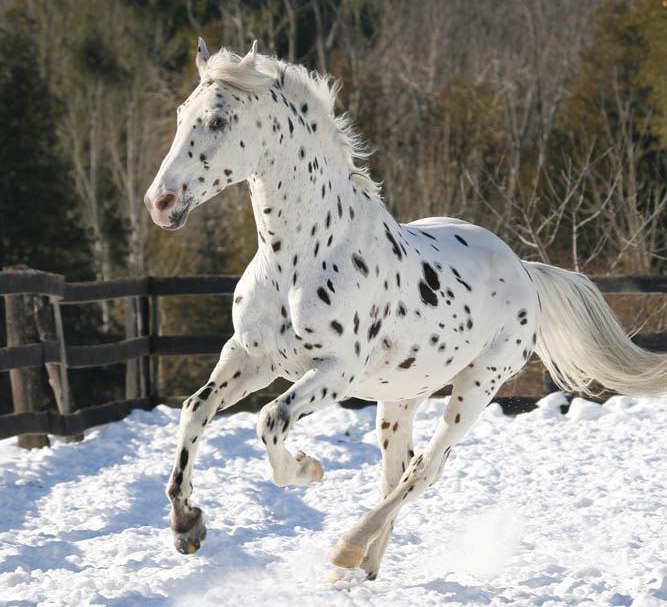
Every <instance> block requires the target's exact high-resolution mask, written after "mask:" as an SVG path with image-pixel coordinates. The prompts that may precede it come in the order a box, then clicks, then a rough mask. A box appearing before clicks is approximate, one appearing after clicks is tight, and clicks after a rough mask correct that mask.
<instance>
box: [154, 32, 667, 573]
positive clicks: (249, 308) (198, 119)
mask: <svg viewBox="0 0 667 607" xmlns="http://www.w3.org/2000/svg"><path fill="white" fill-rule="evenodd" d="M196 61H197V67H198V68H199V74H200V77H201V81H200V83H199V85H198V86H197V87H196V89H195V90H194V91H193V92H192V94H191V95H190V97H189V98H188V99H187V101H185V102H184V103H183V104H182V105H181V106H180V107H179V108H178V128H177V131H176V136H175V139H174V142H173V144H172V146H171V149H170V150H169V153H168V154H167V156H166V158H165V159H164V161H163V163H162V166H161V167H160V170H159V172H158V174H157V176H156V177H155V180H154V182H153V184H152V185H151V186H150V189H149V190H148V193H147V194H146V198H145V202H146V205H147V207H148V209H149V211H150V213H151V215H152V217H153V220H154V221H155V223H157V224H158V225H160V226H162V227H163V228H167V229H176V228H179V227H180V226H182V225H183V224H184V223H185V220H186V218H187V215H188V213H189V212H190V211H191V210H192V209H193V208H194V207H196V206H197V205H199V204H201V203H203V202H204V201H206V200H207V199H209V198H211V197H212V196H214V195H216V194H218V193H219V192H221V191H222V190H223V189H224V188H225V187H227V186H228V185H231V184H235V183H239V182H241V181H247V182H248V184H249V186H250V193H251V199H252V208H253V212H254V217H255V222H256V224H257V235H258V250H257V253H256V254H255V257H254V258H253V260H252V261H251V262H250V264H249V266H248V267H247V268H246V271H245V272H244V274H243V277H242V278H241V280H240V281H239V283H238V286H237V288H236V291H235V293H234V306H233V320H234V329H235V333H234V336H233V337H232V338H231V339H230V340H229V341H228V342H227V343H226V344H225V346H224V348H223V350H222V353H221V356H220V361H219V362H218V364H217V365H216V367H215V369H214V370H213V373H212V374H211V377H210V380H209V382H208V383H207V384H206V385H205V386H203V387H202V388H201V389H200V390H198V391H197V392H196V393H195V394H194V395H193V396H192V397H190V398H188V399H187V400H186V401H185V403H184V405H183V411H182V414H181V424H180V430H179V440H178V448H177V453H176V461H175V464H174V469H173V473H172V475H171V479H170V481H169V485H168V489H167V495H168V497H169V499H170V500H171V503H172V513H171V525H172V530H173V533H174V537H175V544H176V547H177V549H178V550H179V551H181V552H183V553H192V552H195V551H196V550H197V549H199V547H200V543H201V541H202V540H203V539H204V536H205V527H204V524H203V522H202V516H201V510H200V509H199V508H196V507H194V506H192V505H191V504H190V495H191V493H192V482H191V478H192V466H193V463H194V459H195V454H196V451H197V446H198V440H199V438H200V436H201V434H202V432H203V430H204V426H206V424H207V422H208V421H210V419H211V417H212V416H213V415H214V414H215V412H216V410H218V409H221V408H222V409H224V408H226V407H229V406H230V405H232V404H234V403H235V402H236V401H238V400H239V399H240V398H242V397H243V396H245V395H246V394H248V393H250V392H252V391H255V390H258V389H260V388H262V387H264V386H266V385H267V384H269V383H270V382H271V381H272V380H273V379H274V378H276V377H285V378H287V379H289V380H291V381H293V382H294V383H293V385H292V386H291V387H290V388H289V389H288V390H287V391H286V392H285V393H284V394H282V395H281V396H280V397H278V398H277V399H275V400H274V401H273V402H271V403H269V404H268V405H266V406H265V407H264V408H263V409H262V411H261V413H260V415H259V419H258V423H257V435H258V437H259V439H260V440H261V441H262V442H263V443H264V444H265V445H266V450H267V452H268V457H269V461H270V464H271V467H272V470H273V480H274V482H275V483H276V484H278V485H280V486H284V485H288V484H297V485H303V484H306V483H309V482H311V481H316V480H319V479H321V478H322V475H323V470H322V466H321V465H320V464H319V462H318V461H317V460H315V459H313V458H312V457H308V456H306V455H305V454H304V453H301V452H299V453H297V454H292V453H291V452H290V451H289V450H288V449H287V448H286V447H285V440H286V438H287V435H288V433H289V431H290V428H291V427H292V425H293V424H294V423H295V422H296V421H297V420H298V419H299V418H301V417H303V416H304V415H308V414H310V413H314V412H316V411H317V410H318V409H322V408H323V407H325V406H327V405H331V404H333V403H336V402H337V401H340V400H342V399H345V398H348V397H352V396H355V397H359V398H363V399H369V400H377V401H379V402H378V407H377V435H378V441H379V445H380V449H381V453H382V463H383V469H382V494H383V499H382V501H381V502H380V503H379V505H378V506H377V507H375V508H373V509H372V510H370V512H368V513H367V514H366V515H365V516H363V517H362V518H361V520H360V521H359V522H358V523H357V524H356V525H355V526H354V527H353V528H352V529H351V530H350V531H349V532H348V533H347V534H345V535H344V536H343V538H342V539H341V540H340V541H339V543H338V544H337V546H336V547H335V548H334V550H333V553H332V562H333V563H334V564H336V565H338V566H341V567H348V568H349V567H357V566H361V567H362V568H363V569H364V570H365V571H366V573H367V575H368V577H369V578H374V577H375V576H376V575H377V572H378V569H379V566H380V561H381V559H382V556H383V553H384V551H385V548H386V546H387V542H388V540H389V537H390V534H391V530H392V527H393V523H394V520H395V519H396V516H397V515H398V513H399V510H400V508H401V507H402V506H404V505H405V504H408V503H410V502H412V501H414V500H416V499H417V498H418V497H419V496H420V495H421V494H422V493H423V492H424V490H425V489H426V488H427V487H428V486H429V485H431V484H432V483H434V482H435V481H436V480H437V479H438V478H439V477H440V475H441V473H442V470H443V466H444V464H445V461H446V460H447V457H448V455H449V453H450V452H451V449H452V447H453V446H454V445H455V444H456V442H457V441H458V440H460V439H461V437H462V436H463V435H464V434H465V433H466V432H467V430H468V429H469V428H470V426H471V425H472V423H473V422H474V421H475V419H476V418H477V416H478V415H479V413H480V412H481V411H482V409H483V408H484V407H485V406H486V405H487V403H489V401H490V400H491V399H492V398H493V396H494V395H495V394H496V391H497V390H498V388H500V386H501V385H502V384H503V382H504V381H506V380H507V379H508V378H509V377H511V376H512V375H513V374H515V373H516V372H517V371H518V370H519V369H521V367H523V365H524V364H525V363H526V361H527V360H528V358H529V356H530V355H531V353H532V352H533V350H536V351H537V353H538V354H539V356H540V357H541V358H542V360H543V361H544V362H545V364H546V365H547V367H548V369H549V370H550V371H551V373H552V375H553V377H554V378H555V379H556V380H557V381H558V382H559V383H560V384H561V385H562V386H564V387H566V388H569V389H581V390H587V387H588V385H589V383H590V381H591V379H592V378H595V379H596V380H598V381H600V382H601V383H602V384H604V385H606V386H607V387H610V388H612V389H615V390H617V391H620V392H622V393H629V394H637V393H646V394H652V393H659V392H661V391H665V390H667V361H666V360H665V358H661V357H658V355H655V354H651V353H648V352H646V351H643V350H640V349H639V348H637V347H635V346H634V345H633V344H632V342H630V340H629V339H627V337H626V336H625V334H624V333H623V332H622V330H621V329H620V327H619V326H618V324H617V323H616V322H615V321H614V319H613V316H612V315H611V313H610V311H609V310H608V308H607V307H606V305H605V303H604V300H603V299H602V297H601V295H600V294H599V292H598V291H597V289H596V288H595V287H594V286H593V285H592V283H591V282H590V281H588V280H587V279H586V278H585V277H583V276H581V275H580V274H575V273H572V272H567V271H565V270H560V269H558V268H554V267H551V266H547V265H542V264H537V263H528V262H522V261H521V260H520V259H519V258H518V257H517V256H516V255H515V254H514V253H513V252H512V250H511V249H510V248H509V247H508V246H507V245H506V244H505V243H504V242H502V241H501V240H500V239H499V238H497V237H496V236H495V235H494V234H492V233H490V232H488V231H487V230H485V229H483V228H481V227H478V226H474V225H471V224H469V223H466V222H464V221H459V220H457V219H449V218H445V217H438V218H430V219H422V220H419V221H415V222H413V223H410V224H407V225H404V224H400V223H397V222H396V220H395V219H394V218H393V217H392V215H391V214H390V213H389V212H388V211H387V209H386V208H385V207H384V205H383V204H382V202H381V199H380V194H379V188H378V186H377V184H375V183H374V182H373V181H372V180H371V179H370V177H369V175H368V172H367V170H366V169H365V168H362V167H358V166H355V163H354V161H355V159H356V158H359V157H362V156H363V153H362V151H361V148H360V145H359V142H358V140H357V138H356V136H355V135H354V134H353V133H352V131H351V129H350V126H349V124H348V122H347V120H346V119H345V118H344V117H338V118H336V117H335V116H334V100H335V93H336V87H330V86H329V84H328V81H327V80H326V79H325V78H323V77H320V76H318V75H315V74H309V73H308V72H307V71H306V70H305V69H304V68H303V67H301V66H296V65H288V64H285V63H283V62H281V61H279V60H277V59H273V58H268V57H264V56H261V55H257V53H256V50H255V45H253V48H252V50H251V51H250V52H249V53H248V54H247V55H246V56H245V57H243V58H242V59H241V58H240V57H239V56H237V55H235V54H233V53H231V52H229V51H226V50H221V51H220V52H218V53H216V54H214V55H212V56H209V53H208V51H207V49H206V46H205V44H204V42H203V40H199V42H198V53H197V60H196ZM447 384H451V385H452V395H451V397H450V399H449V402H448V404H447V406H446V409H445V412H444V415H443V416H442V418H441V419H440V421H439V423H438V427H437V428H436V430H435V434H434V435H433V438H432V439H431V440H430V442H429V443H428V445H427V446H426V448H425V449H424V450H423V451H422V452H421V453H418V454H414V452H413V450H412V442H411V440H412V439H411V428H412V419H413V415H414V413H415V410H416V409H417V407H418V405H419V404H420V402H421V401H422V400H423V399H424V398H426V397H428V396H429V395H431V394H433V393H434V392H435V391H437V390H439V389H440V388H442V387H443V386H445V385H447Z"/></svg>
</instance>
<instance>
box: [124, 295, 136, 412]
mask: <svg viewBox="0 0 667 607" xmlns="http://www.w3.org/2000/svg"><path fill="white" fill-rule="evenodd" d="M136 336H137V306H136V298H135V297H126V298H125V339H132V338H134V337H136ZM138 396H139V365H138V361H137V359H136V358H133V359H130V360H128V361H127V362H126V363H125V398H128V399H129V398H137V397H138Z"/></svg>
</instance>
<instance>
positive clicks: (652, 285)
mask: <svg viewBox="0 0 667 607" xmlns="http://www.w3.org/2000/svg"><path fill="white" fill-rule="evenodd" d="M592 279H593V281H594V282H595V283H596V284H597V286H598V287H599V288H600V290H601V291H602V292H604V293H654V294H662V295H665V294H667V277H663V276H619V277H617V276H599V277H597V276H596V277H592ZM238 280H239V277H238V276H186V277H156V276H145V277H141V278H128V279H120V280H110V281H105V282H73V283H68V282H66V281H65V278H64V277H63V276H61V275H58V274H50V273H47V272H40V271H35V270H27V269H26V270H11V271H5V272H2V273H0V296H4V297H6V298H8V297H17V296H25V295H34V296H43V297H48V298H49V302H50V304H51V307H52V308H53V317H54V327H55V334H54V335H53V337H54V339H43V340H42V341H40V342H33V343H20V344H18V345H12V346H7V347H2V348H0V371H10V372H12V373H14V374H16V373H19V372H20V371H21V370H23V369H30V368H36V367H41V366H42V365H57V366H58V368H59V369H60V378H61V382H62V384H63V385H62V386H61V387H62V392H63V393H64V395H65V400H67V398H68V397H67V395H68V394H69V386H68V379H67V370H68V369H81V368H89V367H96V366H104V365H112V364H120V363H127V364H130V363H131V362H132V361H139V362H140V363H141V364H140V365H139V367H138V369H139V370H138V372H139V374H140V376H141V377H140V379H141V381H139V382H138V383H137V386H138V389H139V392H140V393H139V394H135V395H132V397H128V398H127V399H126V400H124V401H114V402H111V403H107V404H104V405H99V406H94V407H89V408H86V409H81V410H79V411H77V412H75V413H70V409H69V407H68V406H67V403H66V404H65V406H64V408H63V409H62V410H61V411H60V412H55V411H30V410H27V411H26V410H25V407H24V408H23V411H25V412H17V413H12V414H8V415H2V416H0V439H1V438H7V437H10V436H17V435H22V434H42V433H44V434H46V433H48V434H55V435H63V436H68V435H73V434H79V433H81V432H83V431H84V430H86V429H88V428H91V427H93V426H96V425H100V424H104V423H108V422H110V421H116V420H119V419H122V418H123V417H125V416H127V415H128V414H129V413H130V412H131V411H132V410H133V409H137V408H140V409H150V408H152V407H154V406H156V405H157V404H158V403H160V402H173V400H174V399H173V398H172V397H168V396H165V395H160V394H158V383H159V378H158V372H159V367H158V365H157V364H156V361H157V359H158V357H159V356H169V355H203V354H211V355H213V354H218V353H219V352H220V349H221V348H222V345H223V344H224V342H225V341H226V339H227V338H228V336H224V335H198V336H187V335H161V334H160V310H159V298H160V297H164V296H201V295H232V294H233V292H234V288H235V287H236V284H237V282H238ZM120 298H131V299H133V300H134V301H135V303H136V306H135V307H134V311H135V312H136V327H135V329H136V336H130V335H128V336H127V338H126V339H124V340H121V341H117V342H112V343H104V344H98V345H67V344H66V339H65V335H64V330H63V327H62V321H61V320H60V306H63V305H77V304H88V303H93V302H99V301H103V300H111V299H120ZM8 322H10V319H8ZM633 339H634V341H635V342H636V343H637V344H638V345H641V346H643V347H646V348H649V349H652V350H656V351H662V352H667V333H653V334H638V335H636V336H634V337H633ZM266 398H268V396H267V395H264V396H261V395H260V396H253V397H252V398H250V399H247V400H246V401H245V402H244V403H243V404H242V405H240V408H242V409H243V408H245V410H252V409H253V408H257V407H259V406H260V405H261V404H262V401H263V400H266ZM537 398H538V397H513V398H504V399H497V400H499V401H500V402H501V405H502V406H503V409H504V411H505V412H506V413H510V414H512V413H518V412H521V411H523V410H530V409H531V408H533V407H534V406H535V405H534V403H535V401H536V400H537ZM363 404H364V403H363V401H351V402H350V403H348V406H354V407H358V406H363ZM14 405H15V407H14V408H15V411H21V407H17V403H16V402H15V403H14ZM234 410H239V407H236V408H232V411H234Z"/></svg>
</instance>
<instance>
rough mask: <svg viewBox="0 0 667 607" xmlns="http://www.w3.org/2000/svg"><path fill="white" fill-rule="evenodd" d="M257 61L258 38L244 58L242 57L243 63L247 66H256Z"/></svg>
mask: <svg viewBox="0 0 667 607" xmlns="http://www.w3.org/2000/svg"><path fill="white" fill-rule="evenodd" d="M256 61H257V40H255V41H253V43H252V46H251V47H250V50H249V51H248V53H247V54H246V56H245V57H243V59H241V64H242V65H244V66H247V67H253V68H254V67H255V62H256Z"/></svg>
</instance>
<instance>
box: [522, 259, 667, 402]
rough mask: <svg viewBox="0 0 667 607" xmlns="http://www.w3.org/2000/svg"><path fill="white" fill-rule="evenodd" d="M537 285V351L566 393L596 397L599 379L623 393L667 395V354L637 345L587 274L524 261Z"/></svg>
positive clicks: (612, 388)
mask: <svg viewBox="0 0 667 607" xmlns="http://www.w3.org/2000/svg"><path fill="white" fill-rule="evenodd" d="M523 264H524V267H525V268H526V270H527V271H528V274H529V276H530V277H531V278H532V279H533V282H534V283H535V286H536V287H537V293H538V295H539V298H540V303H541V305H542V323H541V329H540V332H539V335H538V339H537V346H536V348H535V351H536V352H537V354H538V356H539V357H540V358H541V359H542V362H543V363H544V365H545V367H546V368H547V370H548V371H549V373H550V374H551V377H552V378H553V379H554V381H555V382H556V383H557V384H558V385H559V386H560V387H561V388H563V389H565V390H572V391H574V390H577V391H581V392H585V393H586V394H594V392H593V391H592V390H591V383H592V382H593V381H597V382H599V383H600V384H602V385H603V386H605V387H606V388H609V389H611V390H614V391H615V392H618V393H619V394H627V395H630V396H656V395H661V394H667V356H665V355H663V354H656V353H654V352H649V351H647V350H643V349H642V348H640V347H638V346H636V345H635V344H634V343H633V342H632V341H631V340H630V338H629V337H628V336H627V335H626V334H625V332H624V331H623V329H622V327H621V326H620V325H619V324H618V321H617V320H616V318H615V316H614V313H613V312H612V311H611V309H610V308H609V306H608V305H607V302H606V301H605V300H604V298H603V297H602V294H601V293H600V291H599V290H598V289H597V287H596V286H595V285H594V284H593V282H592V281H591V280H589V279H588V278H587V277H586V276H584V275H583V274H579V273H577V272H570V271H568V270H562V269H561V268H556V267H554V266H549V265H545V264H542V263H533V262H523Z"/></svg>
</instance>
